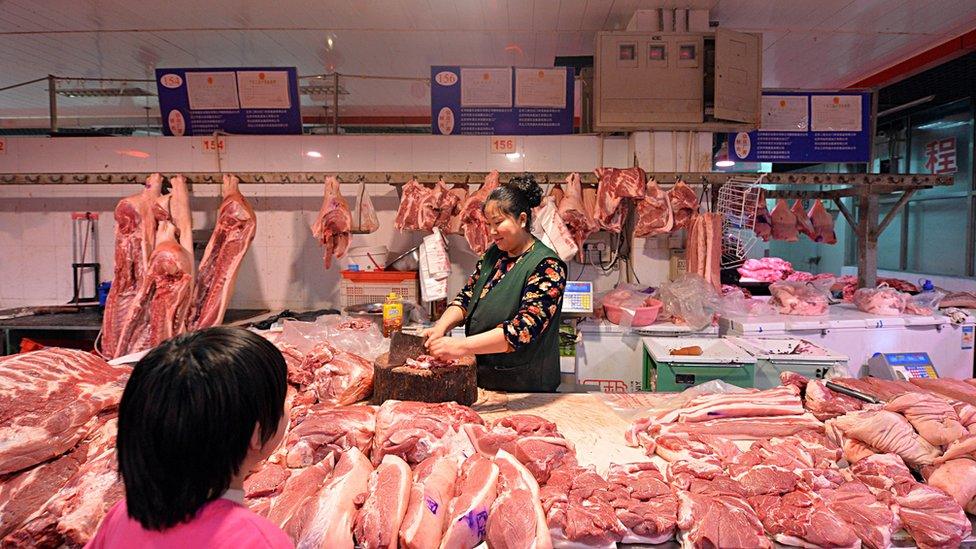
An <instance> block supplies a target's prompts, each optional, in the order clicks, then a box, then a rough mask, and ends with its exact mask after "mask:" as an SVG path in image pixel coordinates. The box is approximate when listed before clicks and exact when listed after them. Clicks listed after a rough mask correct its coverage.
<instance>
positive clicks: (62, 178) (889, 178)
mask: <svg viewBox="0 0 976 549" xmlns="http://www.w3.org/2000/svg"><path fill="white" fill-rule="evenodd" d="M227 173H231V172H227ZM232 173H234V175H236V176H237V177H238V178H240V180H241V182H242V183H265V184H276V183H281V184H295V183H303V184H304V183H308V184H311V183H323V182H324V181H325V178H326V177H328V176H336V177H338V178H339V181H340V182H342V183H348V184H352V183H357V184H358V183H360V182H364V183H367V184H390V185H402V184H404V183H406V182H407V181H409V180H410V179H411V178H416V179H417V180H419V181H423V182H435V181H437V180H438V179H443V180H444V182H445V183H470V184H479V183H481V182H482V181H483V180H484V178H485V176H486V175H488V172H449V171H444V172H436V171H428V172H408V171H401V172H232ZM523 173H525V172H501V173H500V174H499V175H500V177H501V179H502V181H505V180H506V179H507V178H510V177H514V176H517V175H523ZM531 173H532V174H533V175H535V177H536V180H537V181H539V182H540V183H559V182H562V181H563V180H564V179H566V177H567V176H568V175H569V174H570V172H531ZM181 174H182V175H184V176H186V178H187V179H189V180H190V181H193V182H196V183H220V178H221V176H222V175H223V174H224V172H181ZM149 175H150V174H149V173H148V172H105V173H77V172H70V173H0V185H79V184H88V183H97V184H131V183H141V182H142V181H143V180H145V178H146V177H148V176H149ZM647 175H648V177H650V178H653V179H654V180H655V181H657V183H658V184H659V185H662V186H665V187H666V186H668V185H670V184H672V183H673V182H674V181H676V180H678V179H681V180H683V181H684V182H685V183H688V184H690V185H713V186H721V185H723V184H725V182H726V181H728V180H729V178H730V177H733V176H742V177H751V176H755V175H757V174H747V173H735V174H730V173H720V172H697V173H682V172H649V173H648V174H647ZM763 175H764V180H763V184H764V185H788V186H794V185H795V186H799V187H809V186H815V185H823V186H832V187H848V188H844V189H831V190H816V191H800V190H785V189H776V190H770V191H768V192H767V193H766V194H767V197H769V198H828V199H832V198H834V197H835V196H837V197H842V196H858V195H859V194H861V192H860V190H858V189H860V188H861V187H864V186H867V187H870V188H871V189H872V192H875V191H876V192H878V194H886V193H889V192H897V191H901V190H905V189H924V188H930V187H938V186H942V185H952V178H951V177H945V176H936V175H893V174H891V175H889V174H882V175H877V174H836V173H804V174H795V173H769V174H763ZM580 177H581V178H582V181H583V183H584V184H589V185H595V184H596V183H597V177H596V176H595V175H594V174H593V173H591V172H582V173H580Z"/></svg>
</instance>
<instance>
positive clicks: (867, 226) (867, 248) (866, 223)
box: [855, 186, 878, 288]
mask: <svg viewBox="0 0 976 549" xmlns="http://www.w3.org/2000/svg"><path fill="white" fill-rule="evenodd" d="M855 234H856V235H857V286H858V287H859V288H873V287H874V286H876V285H877V283H878V195H876V194H874V193H872V192H871V189H870V187H867V186H865V187H864V188H862V189H861V193H860V195H859V196H858V199H857V230H856V231H855Z"/></svg>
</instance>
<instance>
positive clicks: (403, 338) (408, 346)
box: [388, 331, 427, 366]
mask: <svg viewBox="0 0 976 549" xmlns="http://www.w3.org/2000/svg"><path fill="white" fill-rule="evenodd" d="M425 354H427V349H426V348H425V347H424V338H423V337H422V336H419V335H416V334H408V333H404V332H402V331H398V332H393V334H392V335H391V336H390V358H389V360H388V364H389V365H390V366H403V365H404V364H406V363H407V359H408V358H417V357H419V356H420V355H425Z"/></svg>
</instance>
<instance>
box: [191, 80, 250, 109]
mask: <svg viewBox="0 0 976 549" xmlns="http://www.w3.org/2000/svg"><path fill="white" fill-rule="evenodd" d="M186 94H187V97H188V99H189V102H190V110H195V111H198V110H224V109H239V108H241V105H240V103H239V102H238V101H237V77H236V74H235V73H234V72H233V71H225V72H187V73H186Z"/></svg>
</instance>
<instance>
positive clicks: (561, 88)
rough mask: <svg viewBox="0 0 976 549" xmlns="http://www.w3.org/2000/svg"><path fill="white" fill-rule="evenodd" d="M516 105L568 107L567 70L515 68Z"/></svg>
mask: <svg viewBox="0 0 976 549" xmlns="http://www.w3.org/2000/svg"><path fill="white" fill-rule="evenodd" d="M515 106H516V107H549V108H554V109H563V108H566V70H565V69H515Z"/></svg>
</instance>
